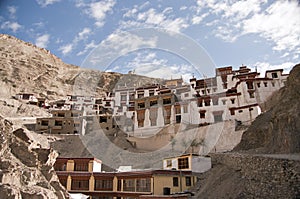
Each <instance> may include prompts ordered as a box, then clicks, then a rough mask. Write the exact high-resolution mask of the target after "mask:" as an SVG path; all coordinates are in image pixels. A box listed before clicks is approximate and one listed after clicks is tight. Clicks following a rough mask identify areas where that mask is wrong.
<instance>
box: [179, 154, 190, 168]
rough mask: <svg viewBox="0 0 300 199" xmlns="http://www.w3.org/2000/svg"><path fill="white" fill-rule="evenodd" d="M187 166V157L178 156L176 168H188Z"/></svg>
mask: <svg viewBox="0 0 300 199" xmlns="http://www.w3.org/2000/svg"><path fill="white" fill-rule="evenodd" d="M188 168H189V158H188V157H185V158H178V169H188Z"/></svg>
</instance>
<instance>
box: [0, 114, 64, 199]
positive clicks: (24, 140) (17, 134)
mask: <svg viewBox="0 0 300 199" xmlns="http://www.w3.org/2000/svg"><path fill="white" fill-rule="evenodd" d="M56 157H57V153H56V152H55V151H51V150H50V149H49V148H43V147H42V145H41V144H39V143H37V142H34V141H33V140H31V139H30V138H29V137H28V136H27V134H26V132H25V131H24V130H23V129H17V130H13V126H12V124H11V123H10V122H9V121H7V120H5V119H3V117H1V116H0V198H9V199H15V198H23V199H26V198H28V199H30V198H53V199H54V198H68V194H67V192H66V190H65V189H64V187H63V186H62V185H60V183H59V181H58V177H57V176H56V174H55V171H54V169H53V167H52V166H53V164H54V162H55V158H56Z"/></svg>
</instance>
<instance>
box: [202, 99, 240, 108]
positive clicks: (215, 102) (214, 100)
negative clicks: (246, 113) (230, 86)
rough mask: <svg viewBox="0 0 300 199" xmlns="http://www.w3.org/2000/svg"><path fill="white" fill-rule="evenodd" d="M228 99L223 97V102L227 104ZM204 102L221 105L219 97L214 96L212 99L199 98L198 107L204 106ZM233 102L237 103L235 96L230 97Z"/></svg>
mask: <svg viewBox="0 0 300 199" xmlns="http://www.w3.org/2000/svg"><path fill="white" fill-rule="evenodd" d="M226 101H227V100H226V99H222V104H223V105H226ZM203 102H204V106H210V105H211V102H212V105H214V106H217V105H219V100H218V98H212V99H204V100H198V107H203ZM230 102H231V104H234V103H235V98H231V99H230Z"/></svg>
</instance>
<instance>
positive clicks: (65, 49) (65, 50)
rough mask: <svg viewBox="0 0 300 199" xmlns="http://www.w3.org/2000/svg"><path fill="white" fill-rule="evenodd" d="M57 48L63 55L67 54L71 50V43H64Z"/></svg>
mask: <svg viewBox="0 0 300 199" xmlns="http://www.w3.org/2000/svg"><path fill="white" fill-rule="evenodd" d="M58 50H59V51H61V52H62V54H63V55H67V54H69V53H71V52H72V51H73V44H66V45H64V46H61V47H59V49H58Z"/></svg>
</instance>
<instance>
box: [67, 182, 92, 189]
mask: <svg viewBox="0 0 300 199" xmlns="http://www.w3.org/2000/svg"><path fill="white" fill-rule="evenodd" d="M71 189H72V190H89V180H72V188H71Z"/></svg>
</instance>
